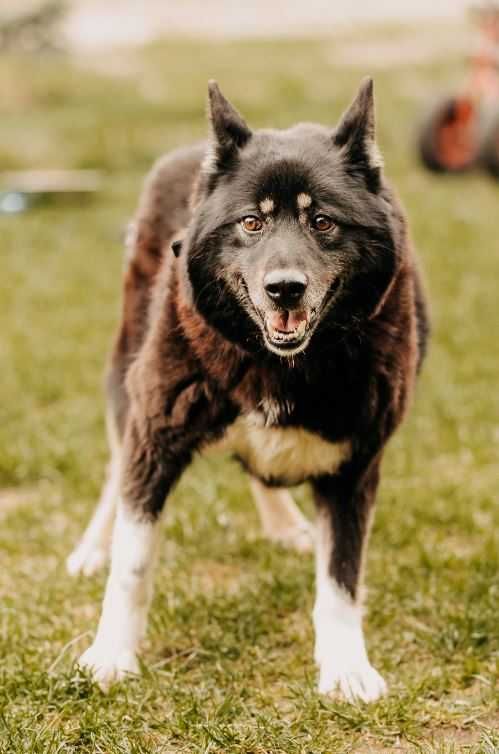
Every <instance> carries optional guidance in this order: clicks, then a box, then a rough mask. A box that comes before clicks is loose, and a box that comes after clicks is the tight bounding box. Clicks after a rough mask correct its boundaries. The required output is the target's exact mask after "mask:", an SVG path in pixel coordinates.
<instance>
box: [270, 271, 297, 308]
mask: <svg viewBox="0 0 499 754" xmlns="http://www.w3.org/2000/svg"><path fill="white" fill-rule="evenodd" d="M307 285H308V278H307V276H306V275H305V274H304V273H303V272H300V271H299V270H272V272H268V273H267V274H266V275H265V277H264V278H263V287H264V288H265V293H266V294H267V296H268V297H269V298H270V300H271V301H273V302H274V303H276V304H279V306H282V307H284V308H289V307H290V306H296V304H298V302H299V301H300V299H301V298H303V295H304V293H305V291H306V289H307Z"/></svg>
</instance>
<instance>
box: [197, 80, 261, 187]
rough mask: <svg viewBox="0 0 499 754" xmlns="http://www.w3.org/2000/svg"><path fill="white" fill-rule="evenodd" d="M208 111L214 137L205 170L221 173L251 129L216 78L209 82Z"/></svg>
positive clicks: (248, 136)
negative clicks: (223, 91)
mask: <svg viewBox="0 0 499 754" xmlns="http://www.w3.org/2000/svg"><path fill="white" fill-rule="evenodd" d="M208 115H209V119H210V123H211V131H212V137H211V143H210V145H209V147H208V152H207V155H206V158H205V160H204V163H203V170H204V172H205V173H214V172H217V173H220V172H224V171H225V170H227V169H228V168H229V167H230V166H231V165H232V163H233V161H234V159H235V158H236V157H237V153H238V151H239V150H240V149H242V148H243V147H244V146H245V145H246V144H247V143H248V141H249V140H250V139H251V131H250V129H249V128H248V126H247V125H246V123H245V122H244V120H243V118H242V117H241V116H240V115H239V113H238V112H237V110H236V108H235V107H233V106H232V105H231V104H230V102H229V101H228V100H227V99H225V97H224V96H223V94H222V92H221V91H220V89H219V87H218V84H217V82H216V81H210V82H209V83H208Z"/></svg>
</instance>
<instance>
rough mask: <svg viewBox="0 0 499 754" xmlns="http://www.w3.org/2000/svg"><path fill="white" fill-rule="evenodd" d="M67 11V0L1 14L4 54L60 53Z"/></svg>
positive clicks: (0, 37) (0, 36) (51, 0)
mask: <svg viewBox="0 0 499 754" xmlns="http://www.w3.org/2000/svg"><path fill="white" fill-rule="evenodd" d="M66 12H67V1H66V0H46V2H42V3H39V4H38V5H36V6H34V7H31V8H28V9H24V10H19V9H17V10H14V11H12V10H10V11H9V12H8V13H1V12H0V53H2V52H7V51H16V52H20V51H21V52H30V53H43V52H54V51H60V49H61V42H60V31H59V26H60V22H61V20H62V19H63V17H64V15H65V14H66Z"/></svg>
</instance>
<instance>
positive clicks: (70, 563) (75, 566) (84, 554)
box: [66, 542, 109, 576]
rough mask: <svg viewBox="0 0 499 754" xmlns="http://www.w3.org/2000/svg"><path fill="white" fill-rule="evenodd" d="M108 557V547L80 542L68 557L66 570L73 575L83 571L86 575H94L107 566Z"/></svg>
mask: <svg viewBox="0 0 499 754" xmlns="http://www.w3.org/2000/svg"><path fill="white" fill-rule="evenodd" d="M108 558H109V548H108V547H102V546H101V547H99V546H98V545H93V544H92V545H89V544H87V543H86V542H80V544H79V545H78V546H77V547H76V548H75V549H74V550H73V552H72V553H71V555H70V556H69V557H68V558H67V560H66V570H67V572H68V573H69V574H70V575H71V576H77V575H78V574H80V573H83V575H84V576H92V575H93V574H94V573H97V571H99V570H100V569H101V568H102V567H103V566H105V564H106V563H107V561H108Z"/></svg>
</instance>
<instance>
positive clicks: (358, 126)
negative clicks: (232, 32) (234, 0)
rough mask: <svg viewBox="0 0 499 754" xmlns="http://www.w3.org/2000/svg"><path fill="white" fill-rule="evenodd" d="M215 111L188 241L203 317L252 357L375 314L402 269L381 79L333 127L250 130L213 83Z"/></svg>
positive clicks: (282, 350) (302, 343)
mask: <svg viewBox="0 0 499 754" xmlns="http://www.w3.org/2000/svg"><path fill="white" fill-rule="evenodd" d="M209 108H210V119H211V125H212V139H211V142H210V144H209V147H208V151H207V154H206V157H205V160H204V162H203V165H202V168H201V175H200V182H199V187H198V197H197V203H196V207H195V210H194V214H193V219H192V222H191V224H190V228H189V233H188V237H187V239H186V240H187V244H186V258H187V270H188V275H189V279H190V282H191V286H192V293H193V299H194V302H195V305H196V306H197V308H198V309H199V310H200V311H201V313H202V314H203V316H204V317H205V318H206V319H207V321H208V322H209V323H210V324H212V325H213V326H215V327H217V328H218V329H219V330H220V331H222V333H223V334H224V335H225V336H226V337H228V338H230V339H231V340H233V341H235V342H237V343H238V344H239V345H241V346H242V347H243V348H247V349H249V350H252V351H255V350H258V348H260V349H261V348H262V346H264V347H265V348H266V349H267V350H268V351H271V352H273V353H275V354H278V355H280V356H293V355H294V354H297V353H299V352H300V351H304V350H305V349H306V348H307V346H308V344H309V343H310V340H311V339H312V337H313V336H314V333H316V332H317V333H319V332H321V331H322V332H326V331H327V328H328V327H330V328H331V327H334V326H337V327H339V328H341V329H342V330H344V328H345V327H348V326H349V324H350V323H352V324H353V323H357V322H359V321H362V320H365V319H366V318H369V317H372V316H373V315H374V314H375V313H376V311H378V310H379V309H380V307H381V305H382V302H383V300H384V297H385V296H386V293H387V291H388V290H389V287H390V283H391V281H392V280H393V277H394V275H395V271H396V268H397V251H396V246H397V245H396V243H395V242H394V239H393V230H392V221H391V212H392V208H391V204H390V201H389V199H388V198H387V197H388V194H387V191H386V189H385V188H384V185H383V182H382V176H381V169H382V165H381V158H380V155H379V152H378V149H377V147H376V143H375V137H374V103H373V85H372V81H371V80H366V81H365V82H364V83H363V84H362V85H361V87H360V89H359V92H358V93H357V96H356V98H355V99H354V101H353V103H352V105H351V106H350V107H349V109H348V110H347V112H346V113H345V114H344V115H343V117H342V119H341V120H340V123H339V124H338V126H337V127H336V128H335V129H332V128H331V129H329V128H325V127H322V126H319V125H315V124H300V125H297V126H295V127H293V128H290V129H288V130H285V131H277V130H261V131H256V132H252V131H251V130H250V129H249V128H248V126H247V125H246V123H245V122H244V120H243V119H242V117H241V116H240V115H239V113H238V112H237V111H236V110H235V109H234V107H233V106H232V105H231V104H230V103H229V102H228V101H227V100H226V99H225V97H224V96H223V95H222V93H221V92H220V90H219V88H218V86H217V84H216V83H214V82H212V83H210V86H209ZM317 337H318V336H317Z"/></svg>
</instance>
